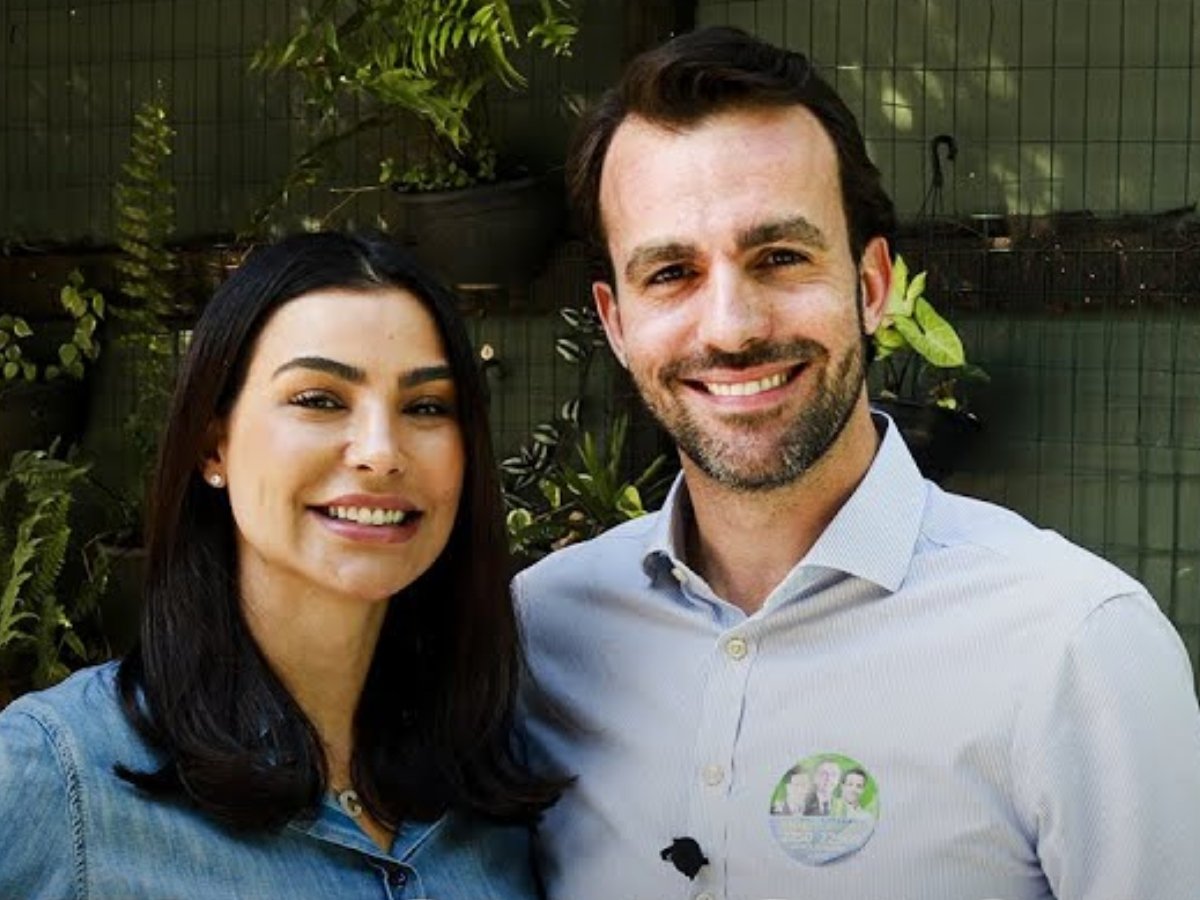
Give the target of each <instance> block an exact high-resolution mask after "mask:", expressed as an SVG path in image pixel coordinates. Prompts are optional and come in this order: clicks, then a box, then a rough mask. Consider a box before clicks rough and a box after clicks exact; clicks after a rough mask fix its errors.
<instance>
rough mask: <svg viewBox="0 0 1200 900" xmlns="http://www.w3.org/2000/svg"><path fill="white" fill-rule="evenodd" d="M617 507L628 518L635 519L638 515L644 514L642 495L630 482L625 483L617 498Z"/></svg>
mask: <svg viewBox="0 0 1200 900" xmlns="http://www.w3.org/2000/svg"><path fill="white" fill-rule="evenodd" d="M617 509H618V510H620V511H621V513H622V514H623V515H624V516H625V517H626V518H629V519H636V518H637V517H638V516H643V515H645V514H646V510H645V509H644V508H643V507H642V495H641V494H640V493H638V489H637V488H635V487H634V486H633V485H632V484H627V485H625V487H624V488H623V489H622V491H621V494H620V496H619V497H618V498H617Z"/></svg>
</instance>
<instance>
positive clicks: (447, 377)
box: [400, 363, 454, 387]
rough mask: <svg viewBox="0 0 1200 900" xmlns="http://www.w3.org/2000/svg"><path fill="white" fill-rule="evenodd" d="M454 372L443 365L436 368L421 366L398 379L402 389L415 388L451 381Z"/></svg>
mask: <svg viewBox="0 0 1200 900" xmlns="http://www.w3.org/2000/svg"><path fill="white" fill-rule="evenodd" d="M453 380H454V371H453V370H452V369H451V368H450V366H448V365H446V364H445V363H443V364H441V365H436V366H421V367H420V368H417V369H413V370H412V371H411V372H408V373H407V374H405V375H403V376H402V377H401V378H400V384H401V385H402V386H403V387H417V386H418V385H422V384H428V383H429V382H431V381H453Z"/></svg>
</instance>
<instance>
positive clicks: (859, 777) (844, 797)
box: [835, 769, 872, 819]
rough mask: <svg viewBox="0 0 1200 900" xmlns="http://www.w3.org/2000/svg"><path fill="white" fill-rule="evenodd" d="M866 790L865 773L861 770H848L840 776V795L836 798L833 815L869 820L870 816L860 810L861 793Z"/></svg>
mask: <svg viewBox="0 0 1200 900" xmlns="http://www.w3.org/2000/svg"><path fill="white" fill-rule="evenodd" d="M866 789H867V773H866V772H864V771H863V770H862V769H850V770H849V771H848V772H847V773H846V774H845V775H843V776H842V793H841V796H840V797H839V798H838V799H839V800H840V801H841V802H840V803H838V804H837V806H836V811H835V815H839V816H849V817H850V818H852V819H870V818H872V816H871V814H870V813H869V812H867V811H866V810H865V809H863V808H862V795H863V791H865V790H866Z"/></svg>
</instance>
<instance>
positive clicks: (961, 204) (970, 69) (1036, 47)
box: [698, 0, 1200, 216]
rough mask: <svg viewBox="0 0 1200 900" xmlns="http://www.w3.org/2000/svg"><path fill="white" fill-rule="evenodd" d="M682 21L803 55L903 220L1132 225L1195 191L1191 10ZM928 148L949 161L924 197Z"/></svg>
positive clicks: (735, 7)
mask: <svg viewBox="0 0 1200 900" xmlns="http://www.w3.org/2000/svg"><path fill="white" fill-rule="evenodd" d="M698 18H699V19H700V21H701V22H703V23H705V24H718V23H727V24H731V25H739V26H741V27H744V28H746V29H747V30H750V31H752V32H754V33H756V34H758V35H760V36H762V37H764V38H766V39H768V40H772V41H774V42H776V43H780V44H783V45H785V46H788V47H791V48H793V49H797V50H802V51H804V52H805V53H808V54H810V55H811V56H812V58H813V59H814V60H815V61H816V62H817V63H818V64H819V65H820V66H821V68H822V70H823V71H824V72H825V73H826V74H827V76H828V77H829V78H830V80H831V81H832V82H833V83H834V85H835V86H836V87H837V89H838V91H839V92H840V93H841V94H842V96H843V97H845V98H846V99H847V101H848V102H849V103H850V106H851V109H852V110H854V112H855V114H856V115H857V116H858V118H859V121H860V123H861V124H862V126H863V130H864V133H865V134H866V137H867V140H868V144H869V145H870V148H871V151H872V156H873V157H874V159H875V161H876V162H877V163H878V164H879V165H880V167H881V168H882V170H883V172H884V175H885V178H886V181H885V183H886V184H887V185H888V187H889V189H890V192H891V194H892V196H893V197H894V198H895V200H896V202H897V204H898V206H899V208H900V211H901V213H903V214H908V215H913V214H916V213H917V212H918V211H920V210H921V209H922V206H923V205H924V206H925V208H926V210H927V211H928V210H929V208H930V207H931V206H934V205H935V201H936V209H934V210H933V211H935V212H942V213H947V214H953V215H958V216H969V215H979V214H997V213H1023V214H1041V213H1047V212H1050V211H1053V210H1081V209H1087V210H1091V211H1093V212H1095V213H1103V214H1108V213H1114V212H1142V211H1145V210H1149V209H1154V210H1165V209H1172V208H1176V207H1180V206H1183V205H1185V204H1187V203H1190V202H1191V198H1192V195H1193V194H1194V192H1195V190H1196V187H1197V177H1198V176H1200V171H1198V170H1197V165H1198V164H1200V155H1198V154H1197V143H1196V142H1197V139H1198V138H1200V135H1198V134H1197V131H1196V123H1197V121H1198V117H1197V113H1198V112H1200V76H1198V75H1197V72H1196V34H1197V29H1198V28H1200V20H1198V19H1197V9H1196V3H1195V2H1193V0H788V2H783V0H757V2H754V0H700V3H699V14H698ZM939 134H946V135H950V136H952V137H953V138H954V139H955V141H956V144H957V149H958V154H957V158H956V159H955V160H954V161H953V162H952V163H948V164H946V165H945V169H946V173H945V174H946V182H945V188H944V193H942V194H941V195H939V196H938V197H936V198H931V197H928V196H927V193H928V191H927V188H928V185H929V184H930V181H931V178H932V175H933V172H932V168H933V162H932V157H931V154H930V150H929V147H930V141H931V139H932V138H933V137H935V136H936V135H939Z"/></svg>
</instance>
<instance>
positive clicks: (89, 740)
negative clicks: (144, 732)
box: [0, 662, 142, 766]
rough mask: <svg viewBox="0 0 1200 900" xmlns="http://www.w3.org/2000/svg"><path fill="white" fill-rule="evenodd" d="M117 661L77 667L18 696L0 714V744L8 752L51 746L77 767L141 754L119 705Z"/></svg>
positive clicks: (135, 735)
mask: <svg viewBox="0 0 1200 900" xmlns="http://www.w3.org/2000/svg"><path fill="white" fill-rule="evenodd" d="M118 665H119V664H118V663H116V662H110V663H105V664H103V665H99V666H92V667H91V668H87V669H81V670H80V671H78V672H76V673H75V674H73V675H71V676H70V677H68V678H67V679H66V680H65V681H62V682H60V683H59V684H56V685H55V686H54V687H51V688H47V689H46V690H43V691H36V692H34V693H31V694H25V695H24V696H22V697H18V698H17V699H16V700H14V701H13V702H12V703H11V704H9V705H8V706H7V707H6V708H5V709H4V710H3V711H2V712H0V746H2V747H4V748H5V749H6V750H9V751H12V750H14V749H15V747H16V746H17V745H22V746H26V747H28V746H29V745H30V744H32V743H36V744H42V745H45V744H49V745H50V748H51V749H52V750H53V751H54V756H55V757H57V758H58V759H59V761H60V762H62V763H64V764H67V763H69V764H71V765H76V766H86V765H88V764H89V763H94V764H96V765H101V766H107V765H111V763H112V762H115V761H116V760H122V761H126V760H127V759H128V758H129V756H130V754H131V753H133V754H135V755H137V756H141V753H139V752H138V750H139V749H141V744H142V741H141V740H140V739H139V738H138V737H137V734H136V732H135V731H134V730H133V728H132V727H131V726H130V725H129V723H128V722H127V721H126V719H125V714H124V712H123V711H122V709H121V701H120V698H119V696H118V691H117V683H116V682H117V668H118ZM46 762H47V763H49V762H50V760H46Z"/></svg>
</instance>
